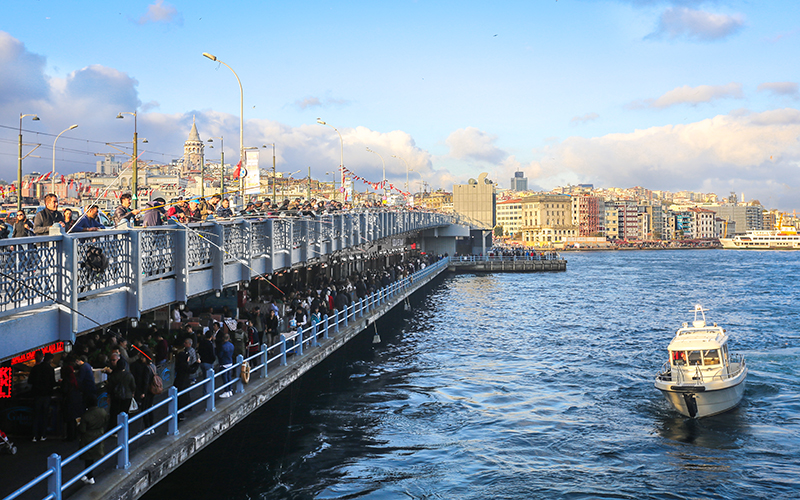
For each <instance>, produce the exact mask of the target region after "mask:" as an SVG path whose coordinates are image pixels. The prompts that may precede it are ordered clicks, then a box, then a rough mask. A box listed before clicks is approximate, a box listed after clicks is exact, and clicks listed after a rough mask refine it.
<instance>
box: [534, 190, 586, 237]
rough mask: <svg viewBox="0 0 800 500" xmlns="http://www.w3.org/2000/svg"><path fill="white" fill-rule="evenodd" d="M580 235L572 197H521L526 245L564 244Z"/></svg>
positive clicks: (549, 195)
mask: <svg viewBox="0 0 800 500" xmlns="http://www.w3.org/2000/svg"><path fill="white" fill-rule="evenodd" d="M577 235H578V228H577V227H576V226H574V225H573V224H572V200H571V199H570V196H567V195H558V194H538V195H533V196H527V197H525V198H523V199H522V241H523V243H524V244H525V245H526V246H554V245H563V244H564V243H565V242H566V241H567V240H569V239H573V238H575V237H576V236H577Z"/></svg>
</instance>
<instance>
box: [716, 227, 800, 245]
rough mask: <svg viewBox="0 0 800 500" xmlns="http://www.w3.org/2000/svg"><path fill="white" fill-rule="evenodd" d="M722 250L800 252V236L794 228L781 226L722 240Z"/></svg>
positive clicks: (720, 240)
mask: <svg viewBox="0 0 800 500" xmlns="http://www.w3.org/2000/svg"><path fill="white" fill-rule="evenodd" d="M719 242H720V243H721V244H722V248H727V249H741V250H800V234H798V233H797V229H796V228H795V227H794V226H787V225H784V224H780V225H779V229H773V230H769V231H748V232H747V233H745V234H737V235H734V236H733V237H732V238H720V239H719Z"/></svg>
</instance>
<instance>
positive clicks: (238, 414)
mask: <svg viewBox="0 0 800 500" xmlns="http://www.w3.org/2000/svg"><path fill="white" fill-rule="evenodd" d="M430 267H431V268H433V269H431V271H432V272H430V273H427V276H424V277H423V278H421V279H416V280H414V281H413V282H412V283H411V284H410V285H408V286H407V288H406V289H405V290H403V291H402V292H401V293H398V294H396V295H394V296H392V297H390V298H387V299H386V301H385V302H384V303H382V304H380V305H378V306H377V307H375V308H374V309H372V310H370V311H368V312H366V313H364V315H363V316H362V317H359V318H357V319H355V320H353V321H351V322H350V323H349V324H348V326H347V327H340V330H339V332H338V333H337V334H331V336H330V338H328V339H327V340H324V341H320V344H319V346H318V347H314V348H311V349H309V350H307V351H305V352H304V354H303V355H301V356H293V357H291V358H289V359H288V363H287V365H286V366H281V367H278V368H273V367H272V366H270V367H269V371H268V376H267V377H266V378H256V377H257V373H255V372H254V374H253V378H251V380H250V383H249V384H248V386H246V390H245V391H244V392H243V393H239V394H234V396H233V397H231V398H228V399H224V400H223V399H217V400H216V408H215V410H214V411H207V412H202V413H201V414H200V415H196V416H195V417H194V418H191V419H187V421H186V422H184V423H182V424H181V427H180V429H179V430H180V434H178V435H175V436H165V437H163V438H161V439H158V440H156V441H154V442H152V443H150V444H148V445H146V446H144V447H142V448H140V449H138V450H137V451H136V453H135V454H134V456H132V457H131V465H130V467H129V468H128V469H116V470H113V471H111V472H110V473H109V474H107V475H104V476H103V477H102V479H99V480H98V482H97V484H96V485H95V486H93V487H91V488H82V489H80V490H79V491H77V492H76V493H75V494H74V495H73V496H71V497H70V498H76V499H104V500H105V499H109V500H135V499H137V498H139V497H141V496H142V495H143V494H144V493H145V492H147V491H148V490H149V489H150V488H151V487H152V486H153V485H155V484H156V483H157V482H158V481H160V480H161V479H163V478H165V477H167V476H168V475H169V474H170V473H171V472H172V471H174V470H175V469H177V468H178V467H180V466H181V465H182V464H183V463H185V462H186V461H187V460H189V459H190V458H191V457H192V456H194V455H196V454H197V453H198V452H200V451H201V450H202V449H203V448H205V447H206V446H207V445H208V444H210V443H211V442H213V441H214V440H216V439H217V438H219V437H220V436H222V435H223V434H224V433H225V432H226V431H227V430H228V429H230V428H232V427H233V426H234V425H236V424H237V423H238V422H240V421H241V420H243V419H245V418H246V417H247V416H249V415H250V414H251V413H253V412H254V411H255V410H256V409H258V408H259V407H261V406H262V405H264V404H265V403H267V402H268V401H270V400H271V399H272V398H273V397H274V396H276V395H277V394H278V393H280V392H281V391H282V390H283V389H285V388H286V387H288V386H289V385H291V384H292V383H293V382H294V381H296V380H297V379H298V378H300V377H301V376H303V375H304V374H305V373H306V372H308V371H309V370H310V369H311V368H313V367H314V366H316V365H317V364H319V363H320V362H321V361H322V360H324V359H326V358H327V357H328V356H330V355H331V354H333V353H334V352H336V351H337V350H338V349H339V348H340V347H342V346H343V345H345V344H346V343H347V342H349V341H350V340H352V339H353V338H355V337H356V336H358V335H359V334H361V333H362V332H364V331H365V330H366V328H367V327H368V326H370V325H371V324H372V323H374V322H376V321H377V320H378V319H379V318H381V317H382V316H383V315H384V314H386V313H387V312H389V311H390V310H392V309H393V308H394V307H396V306H397V305H398V304H400V303H402V302H403V301H404V300H405V299H406V297H409V296H411V295H412V294H413V293H414V292H416V291H418V290H420V289H421V288H423V287H425V286H427V285H429V284H430V283H431V282H432V281H434V280H436V279H437V278H438V277H439V276H441V274H442V273H443V271H444V270H445V269H446V264H445V262H441V261H440V262H439V263H438V265H437V264H434V265H432V266H430ZM434 267H435V268H434ZM200 411H202V410H200ZM196 412H197V410H196Z"/></svg>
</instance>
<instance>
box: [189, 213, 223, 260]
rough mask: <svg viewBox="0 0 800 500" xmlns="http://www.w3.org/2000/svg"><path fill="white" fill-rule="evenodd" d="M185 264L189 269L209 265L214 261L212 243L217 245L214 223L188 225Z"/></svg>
mask: <svg viewBox="0 0 800 500" xmlns="http://www.w3.org/2000/svg"><path fill="white" fill-rule="evenodd" d="M190 227H191V230H190V231H189V232H188V237H189V248H188V253H189V254H188V256H187V260H188V262H187V265H188V266H189V269H190V270H194V269H202V268H205V267H210V266H211V264H212V263H213V262H214V245H217V246H219V242H218V241H217V235H216V233H214V231H213V228H214V224H199V225H192V226H190Z"/></svg>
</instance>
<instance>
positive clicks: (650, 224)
mask: <svg viewBox="0 0 800 500" xmlns="http://www.w3.org/2000/svg"><path fill="white" fill-rule="evenodd" d="M637 209H638V211H639V217H640V219H642V220H641V221H640V226H641V227H642V230H641V232H642V238H643V239H647V240H661V239H664V238H665V235H664V209H663V208H662V206H661V202H658V201H646V200H640V201H639V205H638V207H637Z"/></svg>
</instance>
